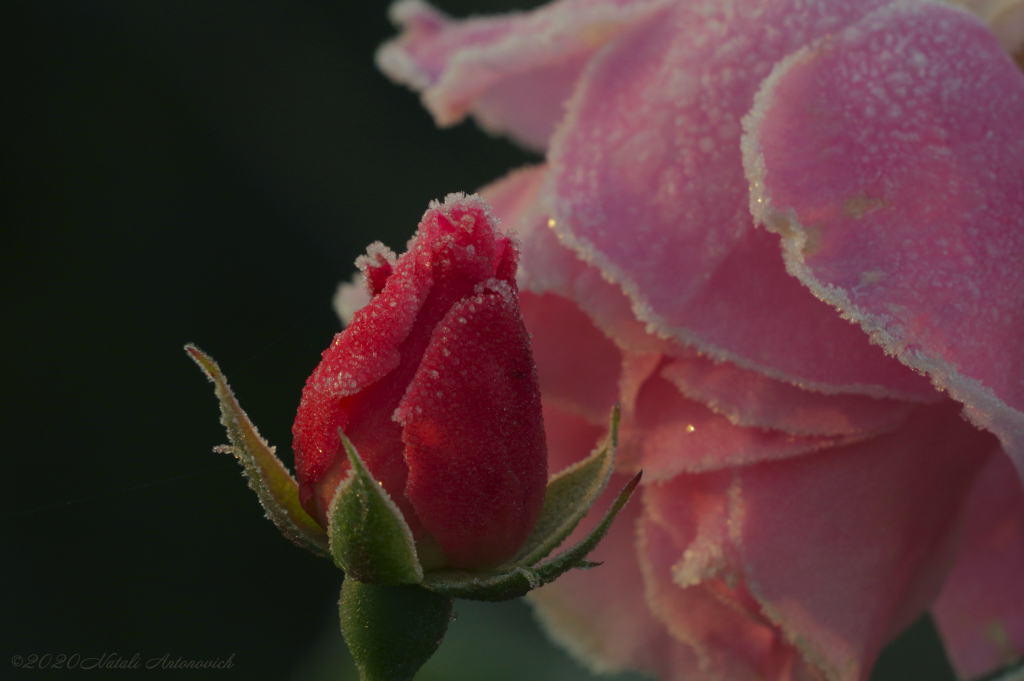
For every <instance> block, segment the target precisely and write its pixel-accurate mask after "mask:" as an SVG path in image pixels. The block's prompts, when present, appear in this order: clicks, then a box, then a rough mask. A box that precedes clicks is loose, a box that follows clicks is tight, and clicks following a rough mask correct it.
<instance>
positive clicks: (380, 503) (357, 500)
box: [327, 428, 423, 584]
mask: <svg viewBox="0 0 1024 681" xmlns="http://www.w3.org/2000/svg"><path fill="white" fill-rule="evenodd" d="M338 435H339V437H341V441H342V443H343V444H344V445H345V451H346V452H347V453H348V460H349V462H350V463H351V464H352V470H351V471H349V474H348V476H346V477H345V478H344V479H343V480H342V481H341V482H340V483H338V488H337V490H336V491H335V493H334V498H333V499H332V500H331V505H330V507H329V508H328V510H327V523H328V524H327V533H328V535H330V538H331V539H330V541H331V554H332V555H333V556H334V562H335V563H336V564H337V565H338V567H340V568H341V569H342V570H344V571H345V576H346V578H350V579H355V580H358V581H360V582H366V583H369V584H418V583H419V582H422V581H423V568H422V567H421V566H420V561H419V559H418V558H417V557H416V544H415V542H414V540H413V537H412V531H411V530H410V529H409V525H408V523H406V522H405V518H403V517H402V512H401V511H399V510H398V506H396V505H395V502H394V501H392V500H391V497H390V496H388V493H387V492H386V491H385V490H384V486H383V485H381V484H380V483H379V482H377V481H376V480H374V479H373V476H372V475H370V471H368V470H367V469H366V465H365V464H364V463H363V460H362V458H360V456H359V452H357V451H356V448H355V447H354V446H353V445H352V441H351V440H349V439H348V438H347V437H346V436H345V433H343V432H341V429H340V428H339V429H338Z"/></svg>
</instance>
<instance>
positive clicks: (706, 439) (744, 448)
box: [617, 355, 847, 482]
mask: <svg viewBox="0 0 1024 681" xmlns="http://www.w3.org/2000/svg"><path fill="white" fill-rule="evenodd" d="M666 361H667V360H665V359H664V358H663V357H661V356H659V355H646V356H643V355H639V356H638V355H627V356H626V359H625V361H624V363H623V371H622V379H621V383H620V390H621V395H622V407H623V410H622V426H621V430H620V431H619V442H620V445H619V455H618V460H617V467H618V469H619V470H621V471H634V472H635V471H637V470H641V469H642V470H643V471H644V481H645V482H652V481H661V480H668V479H670V478H672V477H674V476H676V475H678V474H679V473H681V472H684V471H685V472H690V473H695V472H703V471H710V470H716V469H719V468H723V467H726V466H737V465H749V464H752V463H756V462H758V461H766V460H769V459H780V458H786V457H791V456H797V455H800V454H806V453H808V452H813V451H816V450H819V449H822V448H825V447H832V446H835V445H837V444H842V443H844V442H846V441H847V440H845V439H842V438H831V437H815V436H801V435H793V434H791V433H785V432H782V431H778V430H769V429H766V428H745V427H742V426H736V425H733V424H732V423H730V422H729V420H728V419H727V418H725V417H724V416H720V415H718V414H716V413H714V412H713V411H711V410H710V409H708V408H707V407H706V406H704V405H703V404H700V403H699V402H694V401H693V400H689V399H687V398H685V397H683V395H682V394H681V393H680V392H679V390H678V389H676V387H675V386H674V385H672V383H670V382H669V381H668V380H666V379H665V378H664V376H663V375H662V373H661V372H662V371H663V370H664V367H665V364H666Z"/></svg>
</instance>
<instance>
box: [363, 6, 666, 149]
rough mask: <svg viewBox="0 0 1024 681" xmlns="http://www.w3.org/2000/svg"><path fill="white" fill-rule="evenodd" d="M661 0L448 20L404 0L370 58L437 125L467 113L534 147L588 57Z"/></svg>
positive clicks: (542, 142)
mask: <svg viewBox="0 0 1024 681" xmlns="http://www.w3.org/2000/svg"><path fill="white" fill-rule="evenodd" d="M662 4H664V2H662V1H661V0H639V1H635V0H634V1H632V2H630V1H628V0H561V2H554V3H551V4H549V5H545V6H544V7H541V8H540V9H537V10H535V11H533V12H526V13H515V14H507V15H502V16H494V17H472V18H469V19H465V20H461V21H454V20H451V19H449V18H448V17H446V16H444V15H443V14H441V13H440V12H438V11H437V10H435V9H433V8H432V7H430V6H429V5H427V4H426V3H424V2H422V1H421V0H403V1H402V2H399V3H397V4H396V5H395V6H394V7H393V8H392V13H391V16H392V19H393V20H394V22H395V23H396V24H397V25H398V26H399V27H401V28H402V29H403V33H402V35H401V36H399V37H398V38H396V39H395V40H392V41H391V42H388V43H386V44H385V45H383V46H382V47H381V49H380V50H379V51H378V53H377V65H378V66H379V67H380V69H381V70H382V71H384V73H386V74H387V75H388V76H389V77H390V78H391V79H392V80H395V81H397V82H399V83H403V84H405V85H408V86H409V87H411V88H413V89H415V90H418V91H420V92H422V93H423V103H424V105H425V106H426V107H427V109H429V110H430V112H431V113H432V114H433V115H434V119H435V120H436V121H437V123H438V125H442V126H447V125H453V124H455V123H457V122H459V121H460V120H462V118H463V117H464V116H465V115H466V114H467V113H472V114H473V116H474V117H475V118H476V119H477V121H478V122H479V123H480V125H481V126H482V127H483V128H484V129H485V130H488V131H490V132H492V133H495V134H499V133H500V134H508V135H509V136H511V137H512V138H513V139H516V140H517V141H519V142H521V143H523V144H525V145H526V146H528V147H531V148H534V149H538V150H543V149H545V148H547V143H548V139H549V138H550V137H551V133H552V132H553V131H554V129H555V126H556V125H557V124H558V122H559V121H561V120H562V116H563V114H564V109H563V103H564V102H565V100H566V99H568V97H569V95H571V94H572V90H573V87H574V85H575V83H576V81H577V80H578V78H579V74H580V71H581V70H582V69H583V67H584V65H585V64H586V62H587V60H588V59H589V58H590V57H591V56H592V55H593V54H594V53H595V52H596V51H597V50H599V49H600V48H601V47H602V46H603V45H605V44H607V43H608V42H610V41H612V40H614V39H615V38H616V37H617V36H618V35H619V34H621V33H622V32H623V31H624V30H626V29H627V28H628V27H630V26H632V25H633V24H635V23H637V22H639V21H643V20H644V19H645V18H647V17H648V16H650V15H651V13H652V12H653V11H654V10H655V9H657V7H658V6H659V5H662Z"/></svg>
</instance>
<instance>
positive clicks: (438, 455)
mask: <svg viewBox="0 0 1024 681" xmlns="http://www.w3.org/2000/svg"><path fill="white" fill-rule="evenodd" d="M485 289H490V290H485V291H484V292H482V293H480V294H479V295H477V296H474V297H471V298H467V299H465V300H463V301H461V302H459V303H456V304H455V305H454V306H452V307H451V309H450V310H449V312H448V313H447V314H446V315H445V317H444V319H443V320H442V321H441V322H440V323H439V324H438V325H437V327H436V329H435V330H434V333H433V336H432V338H431V340H430V345H428V346H427V349H426V351H425V352H424V353H423V359H422V361H421V362H420V365H419V368H418V369H417V370H416V375H415V377H414V378H413V380H412V382H411V383H410V384H409V388H408V390H407V391H406V394H405V396H404V397H403V398H402V402H401V404H400V405H399V406H398V409H397V410H396V411H395V420H396V421H398V422H400V423H401V424H402V425H403V426H404V428H403V431H402V441H403V442H404V443H405V458H406V462H407V464H408V466H409V477H408V482H407V483H406V485H405V495H406V497H407V498H408V499H409V501H410V502H412V505H413V508H414V509H415V511H416V515H417V517H418V518H419V519H420V521H421V522H422V523H423V527H424V528H425V529H426V530H427V532H429V533H430V534H431V535H432V536H433V537H434V539H436V540H437V542H438V544H439V545H440V546H441V548H442V549H443V550H444V552H445V554H446V555H447V556H448V559H449V565H450V566H451V567H456V568H462V567H486V566H490V565H498V564H500V563H501V562H503V561H505V560H507V559H508V558H511V557H512V554H514V553H515V551H516V550H517V549H518V548H519V547H520V546H522V545H523V542H525V541H526V539H527V537H529V535H530V532H532V531H533V526H534V524H535V523H536V521H537V518H538V517H539V516H540V510H541V506H542V505H543V502H544V487H545V482H546V480H547V472H546V466H545V465H544V463H543V462H545V461H546V460H547V451H546V449H545V444H544V426H543V419H542V416H541V404H540V394H539V392H538V390H537V381H536V375H535V374H534V366H533V361H532V359H531V356H530V340H529V336H528V335H527V333H526V329H525V328H524V327H523V323H522V321H521V318H520V315H519V308H518V304H517V299H516V296H515V292H514V290H513V289H512V288H511V287H510V286H509V285H508V284H507V283H506V282H503V281H498V280H495V281H493V283H492V284H487V285H485ZM481 452H485V453H486V455H487V465H486V466H480V465H472V463H471V462H473V461H475V460H476V461H478V460H479V459H480V456H481Z"/></svg>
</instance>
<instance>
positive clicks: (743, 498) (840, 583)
mask: <svg viewBox="0 0 1024 681" xmlns="http://www.w3.org/2000/svg"><path fill="white" fill-rule="evenodd" d="M997 449H998V445H997V444H996V442H995V438H993V437H992V436H990V435H988V434H987V433H984V432H983V431H977V430H975V429H974V428H972V427H970V426H969V425H967V424H965V423H964V422H963V421H962V420H961V419H960V418H959V417H958V415H957V408H956V405H955V404H948V403H947V404H944V405H938V406H930V407H920V408H919V409H918V411H917V413H916V414H915V415H914V416H912V417H911V420H910V421H909V422H908V424H907V425H906V426H905V427H903V428H901V429H900V430H898V431H896V432H895V433H892V434H889V435H883V436H881V437H879V438H875V439H873V440H870V441H867V442H863V443H859V444H855V445H852V446H849V447H845V448H839V449H835V450H831V451H828V452H821V453H818V454H816V455H815V456H805V457H797V458H792V459H787V460H785V461H778V462H769V463H765V464H762V465H759V466H753V467H751V468H749V469H744V470H743V471H742V472H741V474H740V475H741V488H740V490H739V491H738V492H736V495H737V501H736V502H735V510H734V511H733V514H732V517H731V520H732V524H731V525H730V528H731V531H732V541H733V544H734V545H735V546H736V548H737V549H738V550H739V552H740V556H741V560H742V562H741V564H742V566H743V573H744V576H745V578H746V584H747V586H748V588H749V590H750V592H751V593H752V594H753V595H754V596H755V597H756V598H757V600H758V602H759V603H760V604H761V606H762V609H763V611H764V612H765V614H766V615H767V616H768V617H769V618H770V619H771V620H772V621H774V622H775V623H776V624H777V625H778V626H780V627H781V628H782V630H783V632H784V633H785V634H786V636H787V638H788V639H789V640H792V641H795V642H796V645H797V646H798V648H800V650H801V651H802V653H803V655H804V656H805V657H806V658H807V659H808V660H809V661H810V662H812V663H814V664H815V665H817V666H818V667H820V668H821V669H822V670H823V671H825V672H826V675H827V677H828V678H830V679H837V680H839V679H842V680H850V681H853V680H855V679H866V678H867V677H868V674H869V672H870V670H871V667H872V665H873V664H874V661H875V659H876V657H877V655H878V652H879V651H880V650H881V648H882V646H883V645H885V644H886V643H887V642H888V641H889V640H891V639H892V638H893V637H894V636H895V635H896V634H898V633H899V632H900V631H901V630H902V629H904V628H905V627H907V626H909V625H910V624H911V623H912V622H913V621H914V620H915V619H917V618H918V617H919V616H920V615H921V613H922V612H923V611H924V609H925V608H927V607H928V605H929V604H930V603H931V602H932V600H933V599H934V597H935V596H936V595H937V593H938V591H939V588H940V587H941V584H942V579H943V578H944V577H945V574H946V570H947V569H948V567H949V565H950V564H951V559H952V557H953V555H952V554H953V551H954V550H955V544H954V542H955V537H956V530H957V528H958V519H959V513H958V511H959V509H960V508H961V504H962V502H963V500H964V499H965V497H966V495H967V493H968V491H969V489H970V486H971V483H972V481H973V480H974V478H975V475H976V473H977V472H978V471H979V470H980V469H981V468H982V467H983V466H984V464H985V463H986V461H987V458H988V456H989V455H991V454H992V453H993V452H995V451H997Z"/></svg>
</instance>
